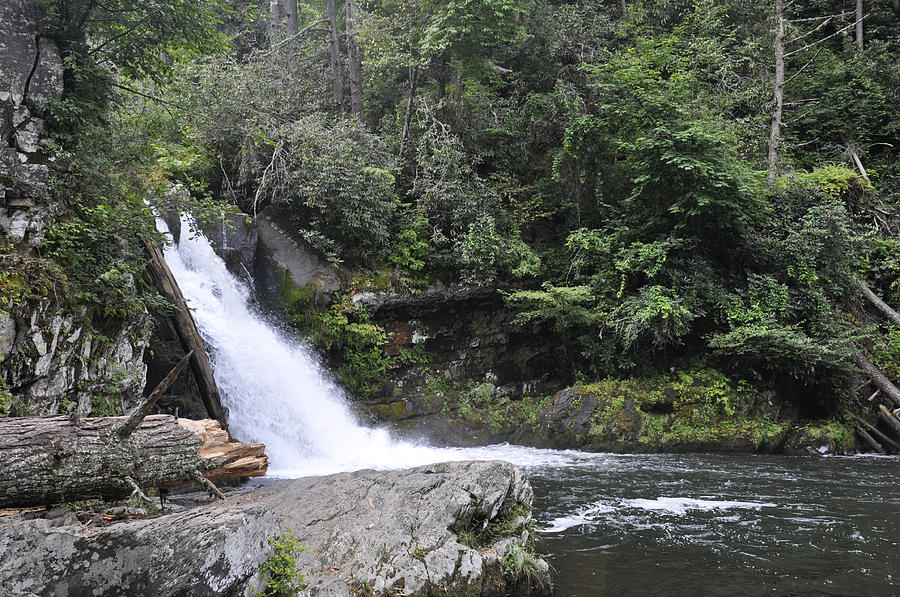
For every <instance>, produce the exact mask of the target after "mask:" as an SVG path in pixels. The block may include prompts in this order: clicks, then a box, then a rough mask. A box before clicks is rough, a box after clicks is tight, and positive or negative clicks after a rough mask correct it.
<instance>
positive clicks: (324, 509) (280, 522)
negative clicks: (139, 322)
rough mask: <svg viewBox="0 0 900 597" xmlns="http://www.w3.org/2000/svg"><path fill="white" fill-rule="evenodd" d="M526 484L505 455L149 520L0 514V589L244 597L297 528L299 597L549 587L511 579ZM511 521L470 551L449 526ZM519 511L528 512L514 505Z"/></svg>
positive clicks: (342, 477) (327, 480) (305, 482)
mask: <svg viewBox="0 0 900 597" xmlns="http://www.w3.org/2000/svg"><path fill="white" fill-rule="evenodd" d="M532 497H533V494H532V490H531V486H530V485H529V484H528V482H527V481H526V480H525V479H524V477H523V476H522V474H521V472H520V471H519V470H518V469H517V468H516V467H514V466H513V465H511V464H508V463H505V462H456V463H445V464H435V465H429V466H424V467H418V468H414V469H409V470H404V471H388V472H383V471H371V470H366V471H358V472H354V473H342V474H337V475H330V476H325V477H307V478H302V479H296V480H292V481H279V482H275V483H272V484H270V485H267V486H265V487H263V488H261V489H256V490H254V491H248V492H242V493H240V494H239V495H234V496H232V497H229V498H228V499H227V500H225V501H222V502H218V503H214V504H210V505H208V506H201V507H197V508H193V509H191V510H186V511H183V512H179V513H176V514H169V515H164V516H159V517H156V518H152V519H145V520H136V521H130V522H121V523H117V524H113V525H110V526H108V527H105V528H91V527H86V526H81V525H76V524H70V523H67V522H66V521H64V522H63V524H61V525H60V524H59V523H58V522H56V521H54V520H48V519H32V520H24V519H23V518H22V517H7V518H5V519H0V553H3V554H6V555H5V556H4V558H2V559H0V586H3V587H5V588H6V589H7V593H6V594H8V595H69V596H73V597H74V596H81V595H129V596H143V595H146V596H151V595H152V596H154V597H166V596H175V595H178V596H188V595H190V596H198V597H199V596H205V595H210V596H211V595H247V594H249V593H250V592H252V590H254V588H258V587H259V586H260V583H261V582H262V581H263V580H264V579H262V578H261V575H260V573H259V567H260V566H261V565H262V563H263V562H264V561H265V560H266V559H267V558H268V557H269V556H270V555H272V547H271V546H269V544H268V542H267V540H268V539H269V538H270V537H279V536H280V535H281V534H282V533H284V532H286V531H293V532H294V533H295V534H296V536H297V538H298V539H299V541H300V543H301V544H303V545H304V546H305V547H306V548H307V551H304V552H301V553H300V554H298V555H297V567H298V569H299V571H300V572H301V573H302V574H303V575H304V577H305V582H306V583H307V585H308V588H307V589H306V590H305V591H303V592H302V593H301V594H302V595H309V596H348V597H349V596H372V597H374V596H377V595H408V596H417V597H431V596H438V595H440V596H446V597H450V596H460V597H462V596H485V597H487V596H500V595H516V596H527V595H542V594H546V592H547V587H548V586H549V582H548V571H547V566H546V564H545V563H544V562H543V560H540V559H534V560H533V561H532V572H534V571H536V572H537V575H538V576H540V577H542V578H541V580H542V581H543V582H536V583H535V582H534V579H535V576H534V574H532V575H530V580H529V579H519V580H517V579H514V578H512V576H511V575H510V570H509V566H508V565H507V564H508V561H509V559H510V558H507V557H506V556H507V555H508V554H509V555H510V556H512V555H513V553H515V554H521V553H522V551H521V550H522V549H523V548H525V546H526V544H527V541H528V540H529V537H528V533H529V527H528V525H527V522H528V520H529V519H530V510H531V501H532ZM512 513H515V515H516V516H517V517H518V520H517V523H516V525H509V524H507V525H505V526H504V529H506V532H505V533H494V534H482V535H481V536H487V537H490V539H489V540H488V541H486V542H485V544H481V545H478V546H477V548H473V547H469V546H466V545H464V544H462V543H461V542H460V539H459V536H458V533H460V534H462V531H469V532H471V531H475V532H478V531H481V530H483V529H484V528H485V527H489V526H490V525H491V524H495V525H496V524H499V522H498V521H500V520H509V517H510V516H511V514H512ZM523 513H524V514H523Z"/></svg>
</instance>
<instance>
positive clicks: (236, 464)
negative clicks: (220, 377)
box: [0, 415, 268, 508]
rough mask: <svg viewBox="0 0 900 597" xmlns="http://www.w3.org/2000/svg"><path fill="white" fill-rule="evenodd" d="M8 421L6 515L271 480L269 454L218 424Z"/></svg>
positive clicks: (3, 425)
mask: <svg viewBox="0 0 900 597" xmlns="http://www.w3.org/2000/svg"><path fill="white" fill-rule="evenodd" d="M128 420H129V418H128V417H100V418H89V419H79V420H75V419H73V418H72V417H68V416H53V417H13V418H3V419H0V467H2V470H3V473H4V474H3V475H0V508H19V507H27V506H42V505H50V504H55V503H60V502H71V501H80V500H89V499H122V498H126V497H128V496H129V495H130V494H131V493H132V491H133V490H134V487H135V486H138V487H169V486H172V485H178V484H180V483H184V482H188V481H192V480H200V479H202V478H207V479H210V478H222V477H238V476H259V475H264V474H265V472H266V468H267V466H268V460H267V458H266V455H265V446H263V445H262V444H241V443H236V442H230V441H229V439H228V433H227V432H226V431H224V430H223V429H222V428H221V427H219V425H218V423H216V422H215V421H209V420H207V421H191V420H189V419H176V418H175V417H173V416H171V415H151V416H148V417H146V418H144V419H143V420H142V421H141V422H140V424H139V425H138V426H137V427H136V428H135V429H134V430H133V431H132V432H131V433H130V434H127V435H124V437H123V435H122V434H121V433H120V430H121V429H122V427H123V426H124V424H125V423H126V422H127V421H128Z"/></svg>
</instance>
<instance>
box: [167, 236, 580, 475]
mask: <svg viewBox="0 0 900 597" xmlns="http://www.w3.org/2000/svg"><path fill="white" fill-rule="evenodd" d="M157 226H158V227H159V229H160V230H161V231H163V232H168V229H167V227H166V225H165V223H164V222H162V221H161V220H160V221H158V222H157ZM189 230H190V222H189V221H188V220H187V219H186V218H184V219H183V220H182V234H181V239H180V242H179V243H178V244H177V245H170V246H168V247H167V248H166V251H165V257H166V262H167V263H168V264H169V267H170V268H171V270H172V273H173V275H174V276H175V278H176V279H177V281H178V284H179V286H180V287H181V291H182V292H183V293H184V296H185V298H186V299H187V301H188V305H189V306H190V308H191V309H192V311H193V315H194V319H195V320H196V322H197V327H198V329H199V330H200V334H201V336H203V339H204V341H205V342H206V347H207V351H208V352H209V356H210V359H211V361H212V364H213V369H214V372H215V378H216V383H217V384H218V386H219V391H220V392H221V394H222V401H223V404H224V406H225V407H226V408H227V409H228V413H229V415H228V421H229V426H230V429H231V433H232V434H233V435H234V437H235V438H236V439H239V440H241V441H245V442H259V443H263V444H265V445H266V453H267V454H268V456H269V461H270V467H269V474H270V475H271V476H275V477H301V476H308V475H321V474H329V473H334V472H342V471H352V470H359V469H364V468H379V469H394V468H406V467H410V466H417V465H422V464H430V463H434V462H446V461H451V460H507V461H510V462H513V463H515V464H518V465H521V466H541V465H555V466H564V465H571V464H574V463H575V462H576V461H584V460H593V459H595V458H596V457H597V456H598V455H587V454H584V453H579V452H561V451H556V450H539V449H536V448H526V447H521V446H512V445H508V444H503V445H496V446H487V447H484V448H465V449H462V448H459V449H457V448H434V447H430V446H427V445H421V444H414V443H410V442H405V441H400V440H398V439H396V438H394V437H392V435H391V434H390V433H389V432H388V431H387V430H385V429H380V428H374V427H366V426H364V425H362V424H360V422H359V421H358V420H357V418H356V417H355V416H354V414H353V413H352V411H351V410H350V407H349V404H348V401H347V397H346V395H345V393H344V391H343V390H342V389H341V388H340V387H339V386H338V385H337V384H335V383H334V382H333V381H332V380H331V379H330V378H329V376H328V375H327V374H326V373H325V371H324V370H323V368H322V366H321V365H320V364H319V362H318V360H317V358H316V356H315V353H314V352H313V351H312V350H311V349H310V347H308V346H307V345H305V344H304V343H303V342H301V341H299V340H297V339H296V338H294V337H292V335H291V334H290V333H289V332H288V333H286V332H284V331H282V330H279V329H278V328H277V327H276V326H274V325H272V324H271V323H270V322H268V321H266V320H265V318H263V317H262V316H261V315H260V314H259V312H258V311H257V310H256V308H255V307H254V305H253V301H252V299H251V296H252V291H251V289H250V288H248V287H247V285H246V284H244V283H243V282H242V281H241V280H240V279H238V278H237V277H235V276H233V275H232V274H231V273H230V272H229V271H228V269H227V268H226V267H225V263H224V262H223V261H222V259H221V258H220V257H219V256H218V255H217V254H216V253H215V251H214V250H213V249H212V247H211V246H210V244H209V242H208V240H207V239H206V238H205V237H203V236H202V235H199V234H197V233H194V234H191V233H190V232H189Z"/></svg>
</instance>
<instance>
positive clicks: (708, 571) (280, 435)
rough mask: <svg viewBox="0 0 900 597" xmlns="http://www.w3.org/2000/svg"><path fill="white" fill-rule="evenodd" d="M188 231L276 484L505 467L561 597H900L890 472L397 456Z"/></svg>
mask: <svg viewBox="0 0 900 597" xmlns="http://www.w3.org/2000/svg"><path fill="white" fill-rule="evenodd" d="M188 224H189V222H188V221H187V220H184V221H183V226H182V228H183V230H185V233H184V234H183V235H182V239H181V242H180V243H179V244H178V245H176V246H172V247H169V248H168V249H167V250H166V261H167V262H168V263H169V265H170V267H171V268H172V271H173V274H174V275H175V277H176V279H177V280H178V282H179V285H180V286H181V289H182V291H183V292H184V294H185V296H186V297H187V298H188V300H189V302H190V306H191V308H192V309H193V313H194V317H195V320H196V322H197V325H198V328H199V330H200V332H201V334H202V335H203V338H204V340H205V342H206V344H207V348H208V350H209V353H210V359H211V361H212V363H213V366H214V368H215V377H216V382H217V383H218V385H219V389H220V390H221V392H222V397H223V402H224V404H225V406H226V407H227V408H228V409H229V423H230V427H231V430H232V432H233V433H234V434H235V436H236V437H237V438H238V439H240V440H243V441H254V442H261V443H265V444H266V452H267V454H268V455H269V458H270V463H271V465H270V474H271V475H272V476H277V477H297V476H302V475H311V474H327V473H331V472H338V471H350V470H358V469H362V468H382V469H385V468H404V467H409V466H415V465H419V464H427V463H433V462H440V461H447V460H468V459H478V460H508V461H511V462H513V463H515V464H518V465H520V466H522V467H523V468H524V469H525V471H526V474H527V475H528V476H529V477H530V478H531V480H532V484H533V486H534V489H535V494H536V501H535V511H536V512H537V515H536V516H537V526H538V529H539V531H540V537H541V538H542V541H540V542H539V545H538V548H539V551H541V552H543V553H545V554H546V555H547V557H548V560H549V561H550V562H551V564H552V565H553V566H554V568H555V569H556V572H557V574H556V577H555V578H556V586H557V590H556V595H557V596H559V597H597V596H601V595H612V596H627V595H635V596H642V597H645V596H653V595H660V596H663V595H665V596H681V595H683V596H687V597H705V596H717V595H722V596H726V595H727V596H750V595H849V596H854V597H862V596H873V597H875V596H878V597H881V596H888V595H900V585H898V580H897V578H898V576H900V572H898V571H897V570H896V569H895V566H894V562H893V557H894V556H895V555H896V551H897V542H896V541H897V539H896V537H897V536H898V531H900V528H898V527H900V524H898V523H900V497H898V495H897V489H898V484H897V483H896V474H897V472H898V468H900V466H898V465H900V459H897V458H890V457H882V458H878V457H860V458H823V457H816V458H800V457H795V458H787V457H774V456H766V457H763V456H724V455H701V454H693V455H640V456H638V455H608V454H585V453H579V452H570V451H554V450H537V449H533V448H525V447H520V446H509V445H502V446H489V447H485V448H468V449H453V448H443V449H441V448H434V447H430V446H427V445H417V444H413V443H409V442H404V441H400V440H398V439H396V438H394V437H393V436H392V435H391V434H390V433H388V432H387V431H385V430H383V429H376V428H371V427H367V426H365V425H362V424H360V422H359V421H358V420H357V419H356V417H355V416H354V415H353V413H352V409H351V408H350V406H349V401H348V399H347V397H346V396H345V395H344V393H343V391H342V390H341V388H340V387H338V386H337V385H336V384H335V383H334V382H333V381H332V380H331V377H330V375H328V372H327V371H326V370H324V368H323V367H322V366H321V364H320V363H319V362H318V360H317V358H316V356H315V353H314V351H312V350H310V349H309V347H307V346H306V345H305V344H304V343H303V342H302V341H299V340H298V339H297V338H295V337H293V335H292V333H291V332H290V331H289V330H284V329H281V328H280V326H278V325H277V324H275V323H273V322H272V321H271V320H269V319H268V318H267V317H265V316H263V315H262V314H260V312H259V310H258V309H257V308H256V307H255V301H254V299H253V291H252V288H251V287H250V286H249V285H247V284H246V283H245V282H244V281H242V280H240V279H238V278H236V277H235V276H233V275H232V274H231V273H230V272H229V271H228V270H227V268H226V267H225V264H224V263H223V262H222V260H221V259H220V258H219V257H218V256H217V255H216V254H215V252H214V251H213V250H212V248H211V247H210V245H209V243H208V242H207V241H206V239H205V238H203V237H202V236H194V237H190V235H189V234H187V228H188ZM159 226H160V229H161V230H165V225H164V224H163V223H162V222H160V223H159Z"/></svg>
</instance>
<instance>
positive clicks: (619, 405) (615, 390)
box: [372, 368, 856, 454]
mask: <svg viewBox="0 0 900 597" xmlns="http://www.w3.org/2000/svg"><path fill="white" fill-rule="evenodd" d="M372 412H374V413H375V414H376V416H377V417H378V418H379V419H381V420H387V421H392V422H393V424H394V426H395V428H396V429H397V430H398V431H400V432H401V433H405V434H409V435H415V436H420V437H429V438H432V439H435V440H436V441H437V442H439V443H442V444H451V445H480V444H487V443H495V442H502V441H509V442H513V443H518V444H524V445H532V446H538V447H545V448H559V449H567V448H568V449H580V450H587V451H597V452H785V453H790V454H809V453H844V452H847V451H851V450H853V449H854V448H855V445H856V444H855V439H854V436H853V433H852V429H851V428H848V427H847V426H846V425H844V424H843V423H840V422H838V421H833V420H828V421H797V420H796V419H794V418H793V416H791V415H784V414H780V409H779V403H778V401H777V400H776V398H775V395H774V394H773V393H772V392H766V391H759V390H757V389H754V388H753V387H751V386H750V385H749V384H747V383H746V382H743V381H735V380H732V379H730V378H728V377H727V376H726V375H724V374H722V373H721V372H719V371H716V370H714V369H708V368H698V369H694V370H690V371H683V372H678V373H673V374H668V375H656V376H653V377H647V378H625V379H606V380H602V381H599V382H595V383H591V384H582V385H576V386H572V387H569V388H565V389H563V390H561V391H559V392H557V393H556V394H554V395H552V396H545V397H525V398H516V397H512V396H510V395H508V394H506V393H505V392H504V391H503V389H502V388H498V387H496V386H494V385H493V384H490V383H489V382H482V383H479V384H475V383H471V382H470V383H468V384H453V383H452V382H451V381H450V380H449V379H448V378H445V377H437V378H432V379H431V380H430V381H429V382H428V383H425V384H424V386H423V390H422V391H420V392H419V393H418V394H417V395H414V396H406V397H404V398H403V399H401V400H395V401H392V402H388V403H384V404H380V405H376V406H374V407H373V408H372ZM782 412H783V411H782Z"/></svg>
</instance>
